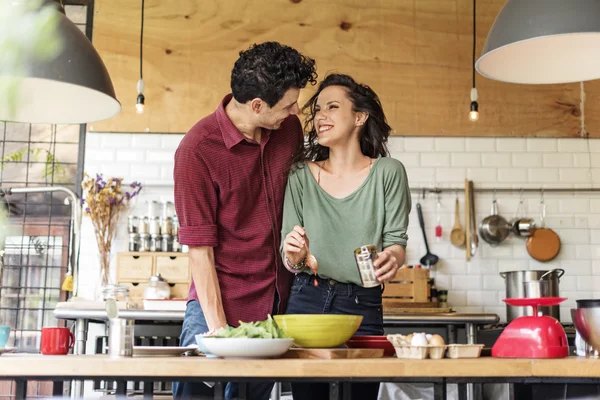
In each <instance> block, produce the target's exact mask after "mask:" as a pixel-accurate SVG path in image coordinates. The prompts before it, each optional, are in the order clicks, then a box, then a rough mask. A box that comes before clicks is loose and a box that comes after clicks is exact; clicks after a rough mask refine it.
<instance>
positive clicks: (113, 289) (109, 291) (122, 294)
mask: <svg viewBox="0 0 600 400" xmlns="http://www.w3.org/2000/svg"><path fill="white" fill-rule="evenodd" d="M102 297H103V298H104V301H106V300H108V299H115V301H117V302H124V303H127V301H128V300H129V287H128V286H127V285H106V286H105V287H104V289H102Z"/></svg>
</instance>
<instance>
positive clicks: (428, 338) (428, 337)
mask: <svg viewBox="0 0 600 400" xmlns="http://www.w3.org/2000/svg"><path fill="white" fill-rule="evenodd" d="M432 336H433V335H432V334H431V333H428V334H427V335H425V337H426V338H427V341H430V340H431V337H432Z"/></svg>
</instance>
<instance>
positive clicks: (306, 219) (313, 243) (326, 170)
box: [282, 74, 411, 400]
mask: <svg viewBox="0 0 600 400" xmlns="http://www.w3.org/2000/svg"><path fill="white" fill-rule="evenodd" d="M304 111H305V113H307V117H308V118H307V120H306V126H305V129H306V130H307V131H308V143H307V146H306V148H305V151H304V154H300V157H299V158H300V159H297V160H295V161H296V164H295V165H296V167H295V169H294V170H293V172H292V173H291V175H290V177H289V180H288V184H287V188H286V195H285V201H284V209H283V226H282V236H283V239H282V256H283V257H284V263H285V266H286V268H288V269H289V270H290V271H292V272H294V273H295V274H296V277H295V280H294V283H293V285H292V292H291V294H290V299H289V303H288V307H287V311H286V313H287V314H355V315H362V316H363V321H362V324H361V326H360V328H359V329H358V331H357V333H356V334H357V335H382V334H383V314H382V303H381V289H382V287H381V286H376V287H370V288H367V287H364V286H363V284H362V281H361V278H360V275H359V271H358V268H357V264H356V261H355V258H354V250H355V249H357V248H359V247H361V246H365V245H374V246H376V248H377V259H376V261H375V262H374V264H375V269H376V276H377V280H378V281H379V282H380V283H384V282H388V281H390V280H392V279H393V277H394V276H395V274H396V271H397V270H398V268H399V267H400V266H401V265H402V264H403V263H404V258H405V248H406V241H407V239H408V237H407V235H406V229H407V227H408V215H409V212H410V208H411V199H410V191H409V187H408V181H407V177H406V172H405V170H404V166H403V165H402V163H401V162H400V161H398V160H395V159H393V158H390V157H388V156H389V153H388V150H387V146H386V142H387V139H388V136H389V134H390V131H391V128H390V126H389V125H388V124H387V122H386V118H385V114H384V112H383V108H382V106H381V102H380V101H379V98H378V96H377V94H375V92H374V91H373V90H372V89H371V88H369V87H368V86H366V85H362V84H359V83H357V82H356V81H354V79H352V78H351V77H350V76H347V75H340V74H333V75H329V76H327V77H326V78H325V80H324V81H323V82H321V84H320V85H319V88H318V90H317V92H316V93H315V95H314V96H313V97H312V98H311V99H310V100H309V101H308V103H307V104H306V105H305V106H304ZM309 238H310V241H309ZM312 256H314V258H316V260H317V263H318V270H317V273H316V274H315V273H314V272H313V269H311V268H309V266H310V267H314V264H315V262H314V258H313V257H312ZM307 257H308V258H307ZM307 264H308V266H307ZM378 390H379V384H364V383H363V384H353V385H352V398H353V399H360V400H369V399H376V398H377V393H378ZM292 391H293V395H294V400H304V399H307V400H320V399H327V398H328V397H327V396H328V387H327V385H326V384H317V385H315V384H293V385H292Z"/></svg>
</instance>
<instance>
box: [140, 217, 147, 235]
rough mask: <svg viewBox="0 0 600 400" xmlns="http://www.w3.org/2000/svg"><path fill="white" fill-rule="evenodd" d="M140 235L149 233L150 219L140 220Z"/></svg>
mask: <svg viewBox="0 0 600 400" xmlns="http://www.w3.org/2000/svg"><path fill="white" fill-rule="evenodd" d="M138 233H139V234H140V235H141V234H143V233H148V217H144V218H140V219H139V225H138Z"/></svg>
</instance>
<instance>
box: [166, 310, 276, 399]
mask: <svg viewBox="0 0 600 400" xmlns="http://www.w3.org/2000/svg"><path fill="white" fill-rule="evenodd" d="M249 306H251V305H249ZM206 332H208V324H207V323H206V319H205V318H204V313H203V312H202V308H201V307H200V303H199V302H198V301H197V300H191V301H189V302H188V304H187V307H186V310H185V317H184V319H183V327H182V329H181V337H180V338H179V345H180V346H184V347H186V346H189V345H191V344H196V335H199V334H202V333H206ZM272 389H273V382H260V383H250V384H248V391H247V398H248V400H268V399H269V396H270V395H271V390H272ZM237 397H238V384H237V383H234V382H229V383H227V385H226V386H225V400H234V399H236V398H237ZM173 398H174V399H213V389H212V388H210V387H208V386H207V385H206V384H204V383H203V382H173Z"/></svg>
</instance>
